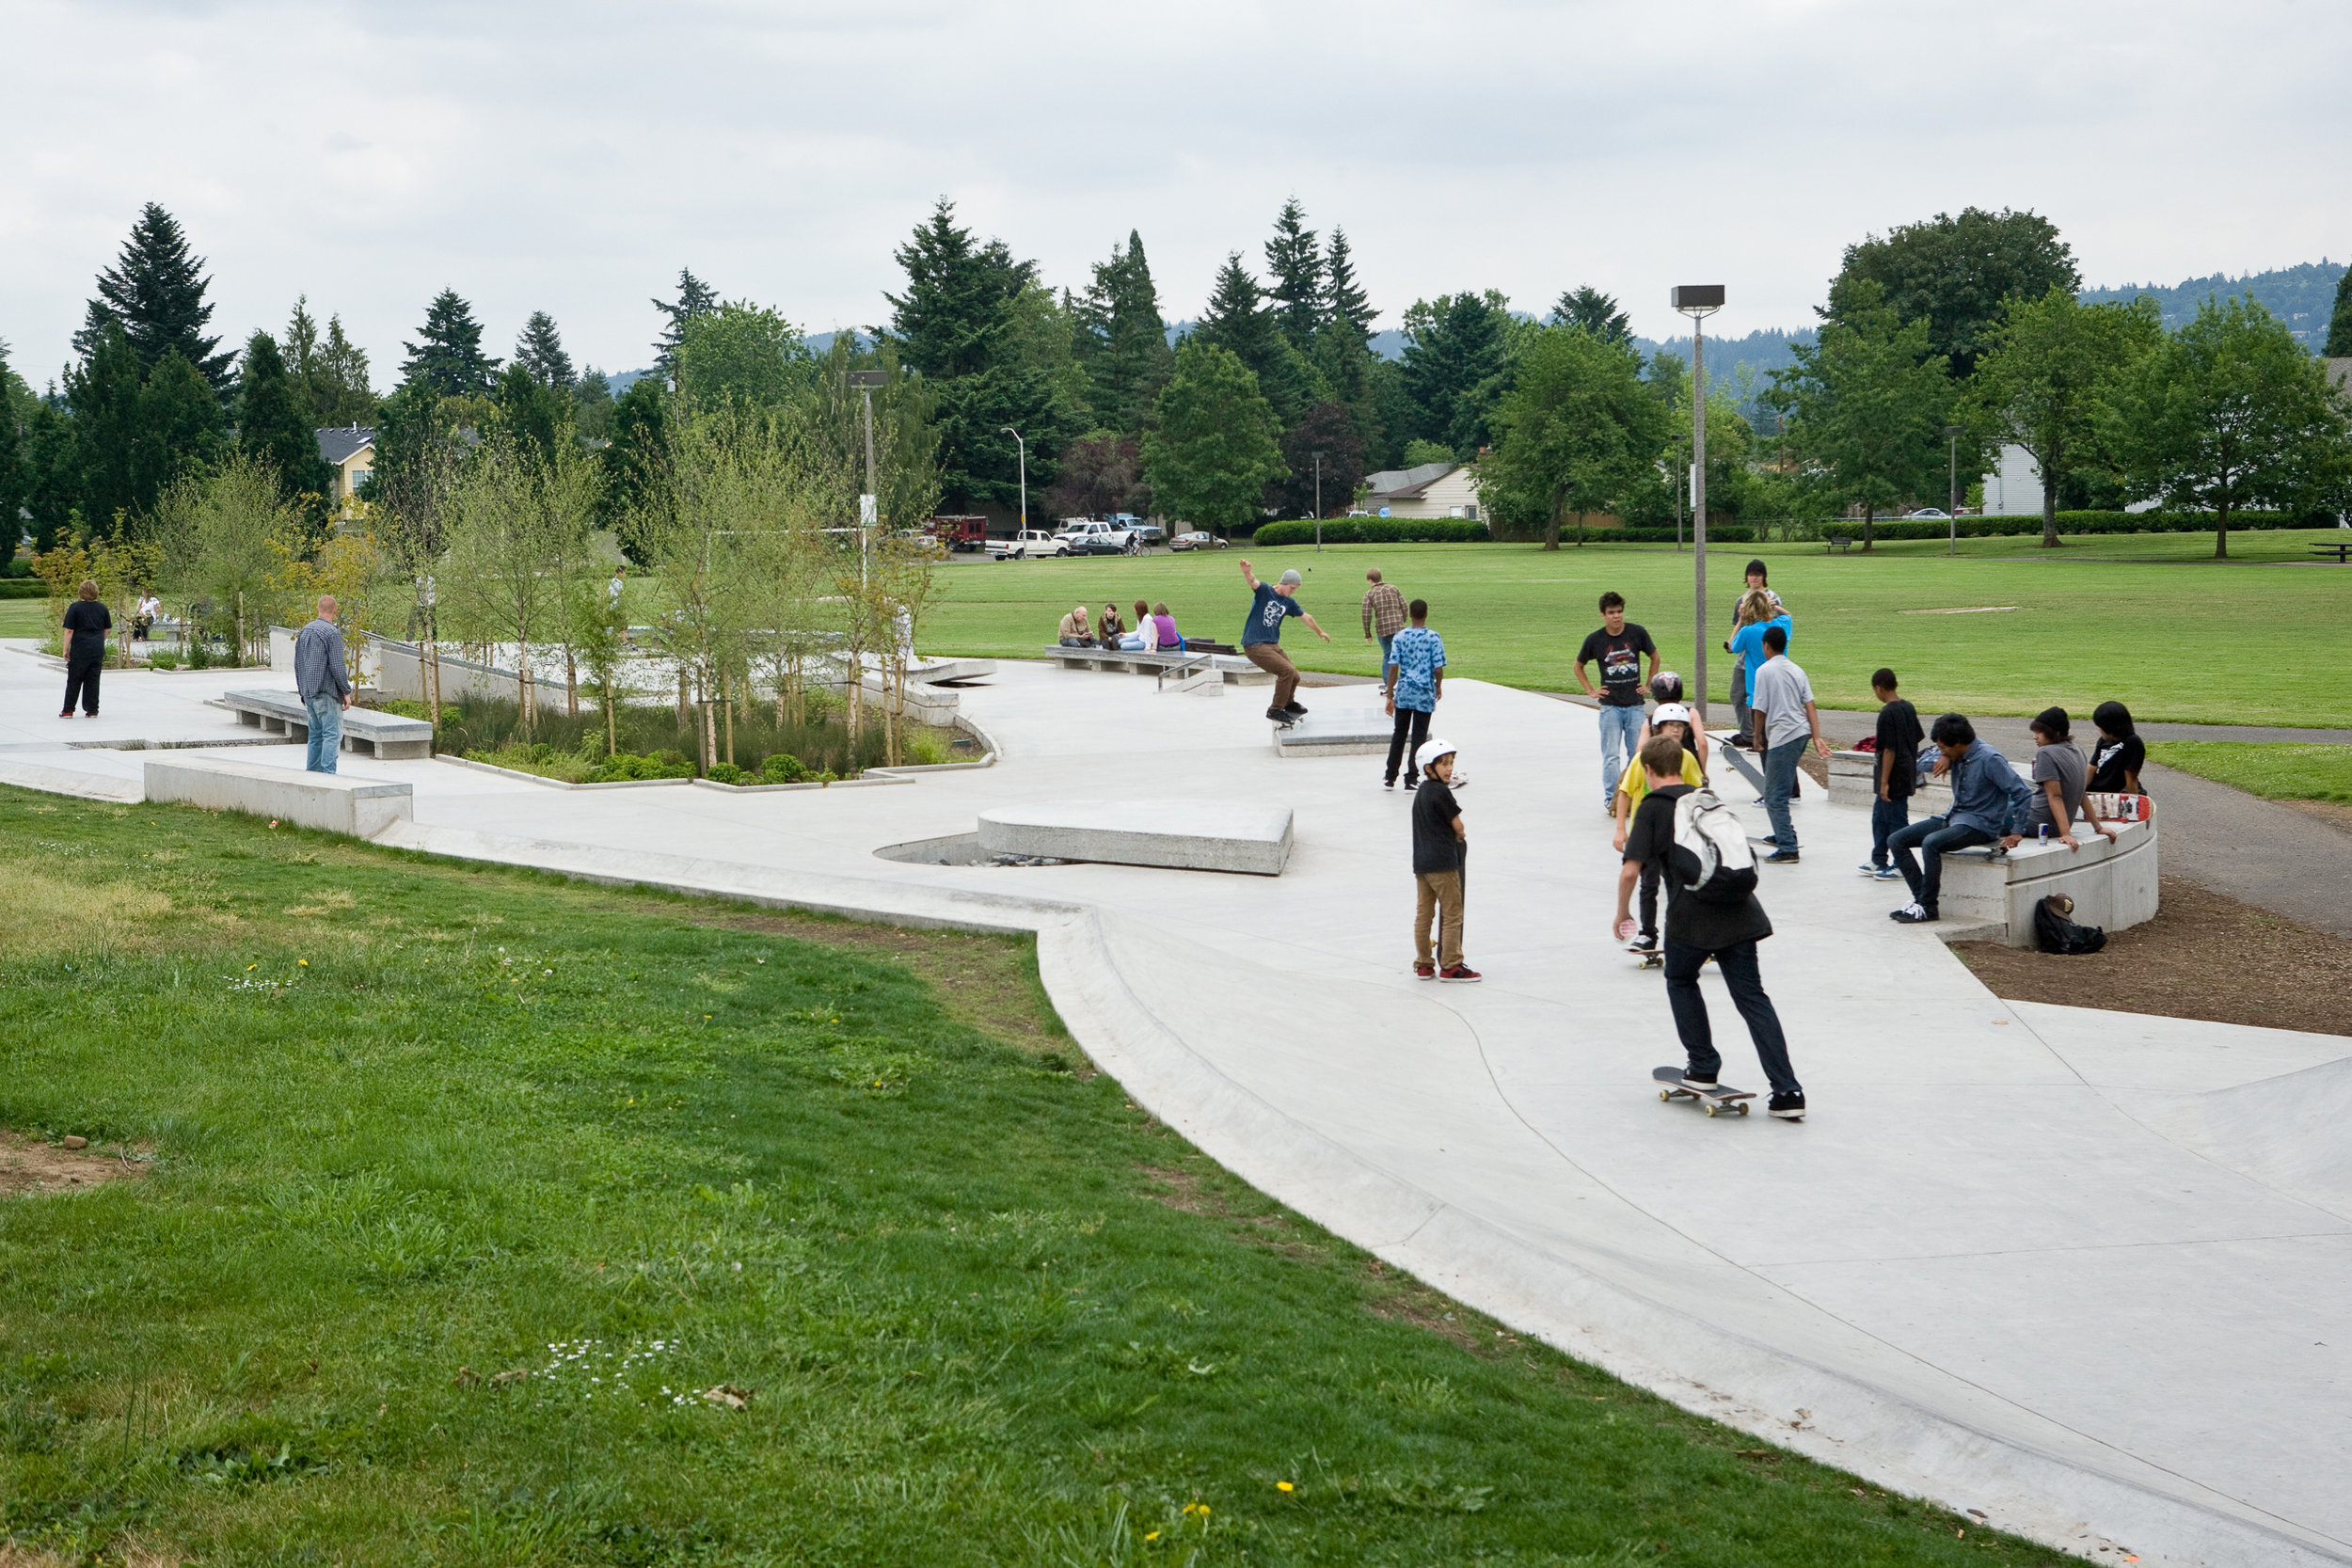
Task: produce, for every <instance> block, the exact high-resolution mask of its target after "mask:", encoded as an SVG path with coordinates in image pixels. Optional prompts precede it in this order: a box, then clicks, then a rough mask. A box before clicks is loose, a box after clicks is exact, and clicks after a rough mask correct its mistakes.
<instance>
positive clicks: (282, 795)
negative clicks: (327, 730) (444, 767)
mask: <svg viewBox="0 0 2352 1568" xmlns="http://www.w3.org/2000/svg"><path fill="white" fill-rule="evenodd" d="M145 772H146V781H147V798H148V799H149V800H153V801H178V802H180V803H182V804H184V805H191V806H202V807H203V808H204V809H206V810H207V811H241V812H244V813H246V815H247V816H267V817H271V818H273V819H275V820H277V821H280V822H292V823H294V825H295V826H296V827H301V828H317V829H320V830H321V831H323V832H330V833H349V834H351V835H352V836H353V837H354V838H373V837H374V836H375V835H376V834H378V833H380V832H383V831H384V830H385V829H387V828H389V827H390V826H391V825H392V824H393V823H395V822H406V821H408V820H410V819H411V817H412V816H413V815H414V805H413V802H412V799H411V793H410V790H409V787H408V785H406V784H392V783H389V782H387V781H385V780H382V779H346V778H344V777H342V775H340V774H336V773H305V772H302V771H300V770H299V769H296V768H272V767H269V766H267V765H265V764H262V763H254V762H230V761H227V760H225V759H222V758H218V757H187V758H179V759H173V760H170V761H156V762H150V763H148V764H147V766H146V769H145Z"/></svg>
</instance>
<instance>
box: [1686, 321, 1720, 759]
mask: <svg viewBox="0 0 2352 1568" xmlns="http://www.w3.org/2000/svg"><path fill="white" fill-rule="evenodd" d="M1674 308H1675V309H1677V310H1679V311H1681V312H1682V313H1683V314H1684V315H1686V316H1688V317H1690V318H1691V568H1692V573H1691V604H1692V622H1693V625H1692V629H1691V671H1692V677H1693V679H1692V685H1691V686H1690V687H1688V688H1686V689H1685V691H1684V698H1685V700H1686V701H1689V702H1691V703H1692V712H1693V713H1695V714H1697V715H1698V721H1699V722H1700V723H1701V724H1705V723H1706V722H1707V358H1706V340H1707V333H1706V322H1707V318H1708V317H1709V316H1711V315H1713V314H1714V313H1715V312H1716V311H1718V310H1720V309H1723V308H1724V286H1723V285H1722V284H1721V283H1681V284H1677V285H1676V287H1675V291H1674Z"/></svg>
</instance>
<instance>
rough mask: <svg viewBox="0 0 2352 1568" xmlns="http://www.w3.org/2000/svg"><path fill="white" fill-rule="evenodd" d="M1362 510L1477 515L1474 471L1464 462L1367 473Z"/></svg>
mask: <svg viewBox="0 0 2352 1568" xmlns="http://www.w3.org/2000/svg"><path fill="white" fill-rule="evenodd" d="M1364 484H1365V486H1366V488H1367V489H1368V490H1369V491H1370V492H1371V493H1370V494H1369V495H1367V496H1365V498H1364V510H1365V511H1366V512H1369V513H1371V514H1372V515H1374V516H1375V517H1468V518H1473V519H1474V518H1476V517H1477V515H1478V471H1477V469H1475V468H1473V467H1470V465H1469V464H1467V463H1423V464H1422V466H1421V467H1417V468H1384V469H1382V470H1381V471H1380V472H1378V473H1376V474H1368V475H1366V476H1365V478H1364Z"/></svg>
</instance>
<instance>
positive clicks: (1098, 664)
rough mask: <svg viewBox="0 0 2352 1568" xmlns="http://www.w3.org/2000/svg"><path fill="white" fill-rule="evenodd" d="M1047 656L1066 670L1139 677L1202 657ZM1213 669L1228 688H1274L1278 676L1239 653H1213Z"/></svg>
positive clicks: (1108, 652)
mask: <svg viewBox="0 0 2352 1568" xmlns="http://www.w3.org/2000/svg"><path fill="white" fill-rule="evenodd" d="M1045 653H1046V657H1048V658H1051V659H1053V660H1055V661H1056V662H1057V663H1058V664H1060V665H1061V667H1062V668H1063V669H1065V670H1111V671H1119V670H1127V671H1132V672H1134V673H1136V674H1138V675H1160V674H1164V673H1167V672H1168V671H1170V670H1173V669H1176V668H1177V667H1178V666H1180V665H1182V664H1184V662H1185V661H1187V660H1189V659H1195V658H1199V657H1200V655H1199V654H1184V653H1168V654H1162V653H1148V654H1147V653H1142V652H1123V651H1121V650H1120V649H1117V648H1064V647H1061V646H1059V645H1058V644H1057V645H1056V646H1054V647H1051V648H1048V649H1047V650H1046V651H1045ZM1208 657H1209V667H1210V668H1211V669H1212V670H1215V671H1216V673H1217V674H1218V675H1219V676H1221V677H1222V678H1223V679H1224V682H1225V684H1226V685H1228V686H1272V685H1273V684H1274V677H1273V676H1272V675H1270V674H1268V673H1266V672H1265V671H1263V670H1261V669H1259V668H1258V667H1257V666H1256V665H1254V664H1252V663H1250V662H1249V660H1248V659H1247V658H1244V657H1242V656H1241V655H1239V654H1211V655H1209V656H1208Z"/></svg>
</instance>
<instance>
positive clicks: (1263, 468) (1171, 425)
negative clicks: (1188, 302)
mask: <svg viewBox="0 0 2352 1568" xmlns="http://www.w3.org/2000/svg"><path fill="white" fill-rule="evenodd" d="M1153 411H1154V413H1155V414H1156V415H1157V420H1156V427H1155V428H1152V429H1150V430H1147V431H1146V432H1145V433H1144V437H1143V467H1144V473H1145V475H1146V477H1147V478H1149V479H1150V480H1151V482H1152V504H1153V505H1154V506H1155V507H1157V508H1158V509H1159V511H1160V512H1161V513H1162V514H1164V515H1167V516H1169V517H1172V518H1178V519H1181V520H1183V521H1185V522H1189V523H1195V524H1198V525H1200V526H1201V527H1203V528H1227V529H1231V528H1237V527H1241V526H1243V525H1245V524H1248V523H1249V522H1252V521H1254V520H1255V519H1256V518H1257V517H1258V515H1259V514H1260V511H1261V509H1262V508H1263V504H1264V495H1265V487H1266V485H1267V484H1268V483H1272V482H1273V481H1275V480H1278V479H1279V478H1281V477H1282V475H1283V473H1284V471H1285V470H1284V467H1283V463H1282V452H1281V449H1280V447H1279V446H1278V445H1277V444H1276V442H1275V428H1276V427H1275V423H1274V411H1273V409H1272V408H1270V407H1269V406H1267V404H1266V401H1265V399H1264V398H1263V396H1261V395H1260V394H1259V391H1258V378H1257V377H1256V376H1254V375H1252V374H1251V373H1250V372H1249V367H1248V366H1247V365H1245V364H1243V363H1242V362H1241V359H1240V357H1239V356H1236V355H1235V354H1233V353H1232V351H1231V350H1229V349H1223V348H1219V347H1217V346H1216V344H1214V343H1207V342H1202V341H1200V340H1199V339H1198V338H1188V339H1186V340H1185V341H1184V344H1183V346H1181V347H1180V348H1178V349H1177V351H1176V372H1175V374H1174V375H1172V376H1170V377H1169V378H1168V385H1167V387H1165V388H1162V389H1161V391H1160V396H1159V400H1158V402H1157V403H1156V404H1154V407H1153Z"/></svg>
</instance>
